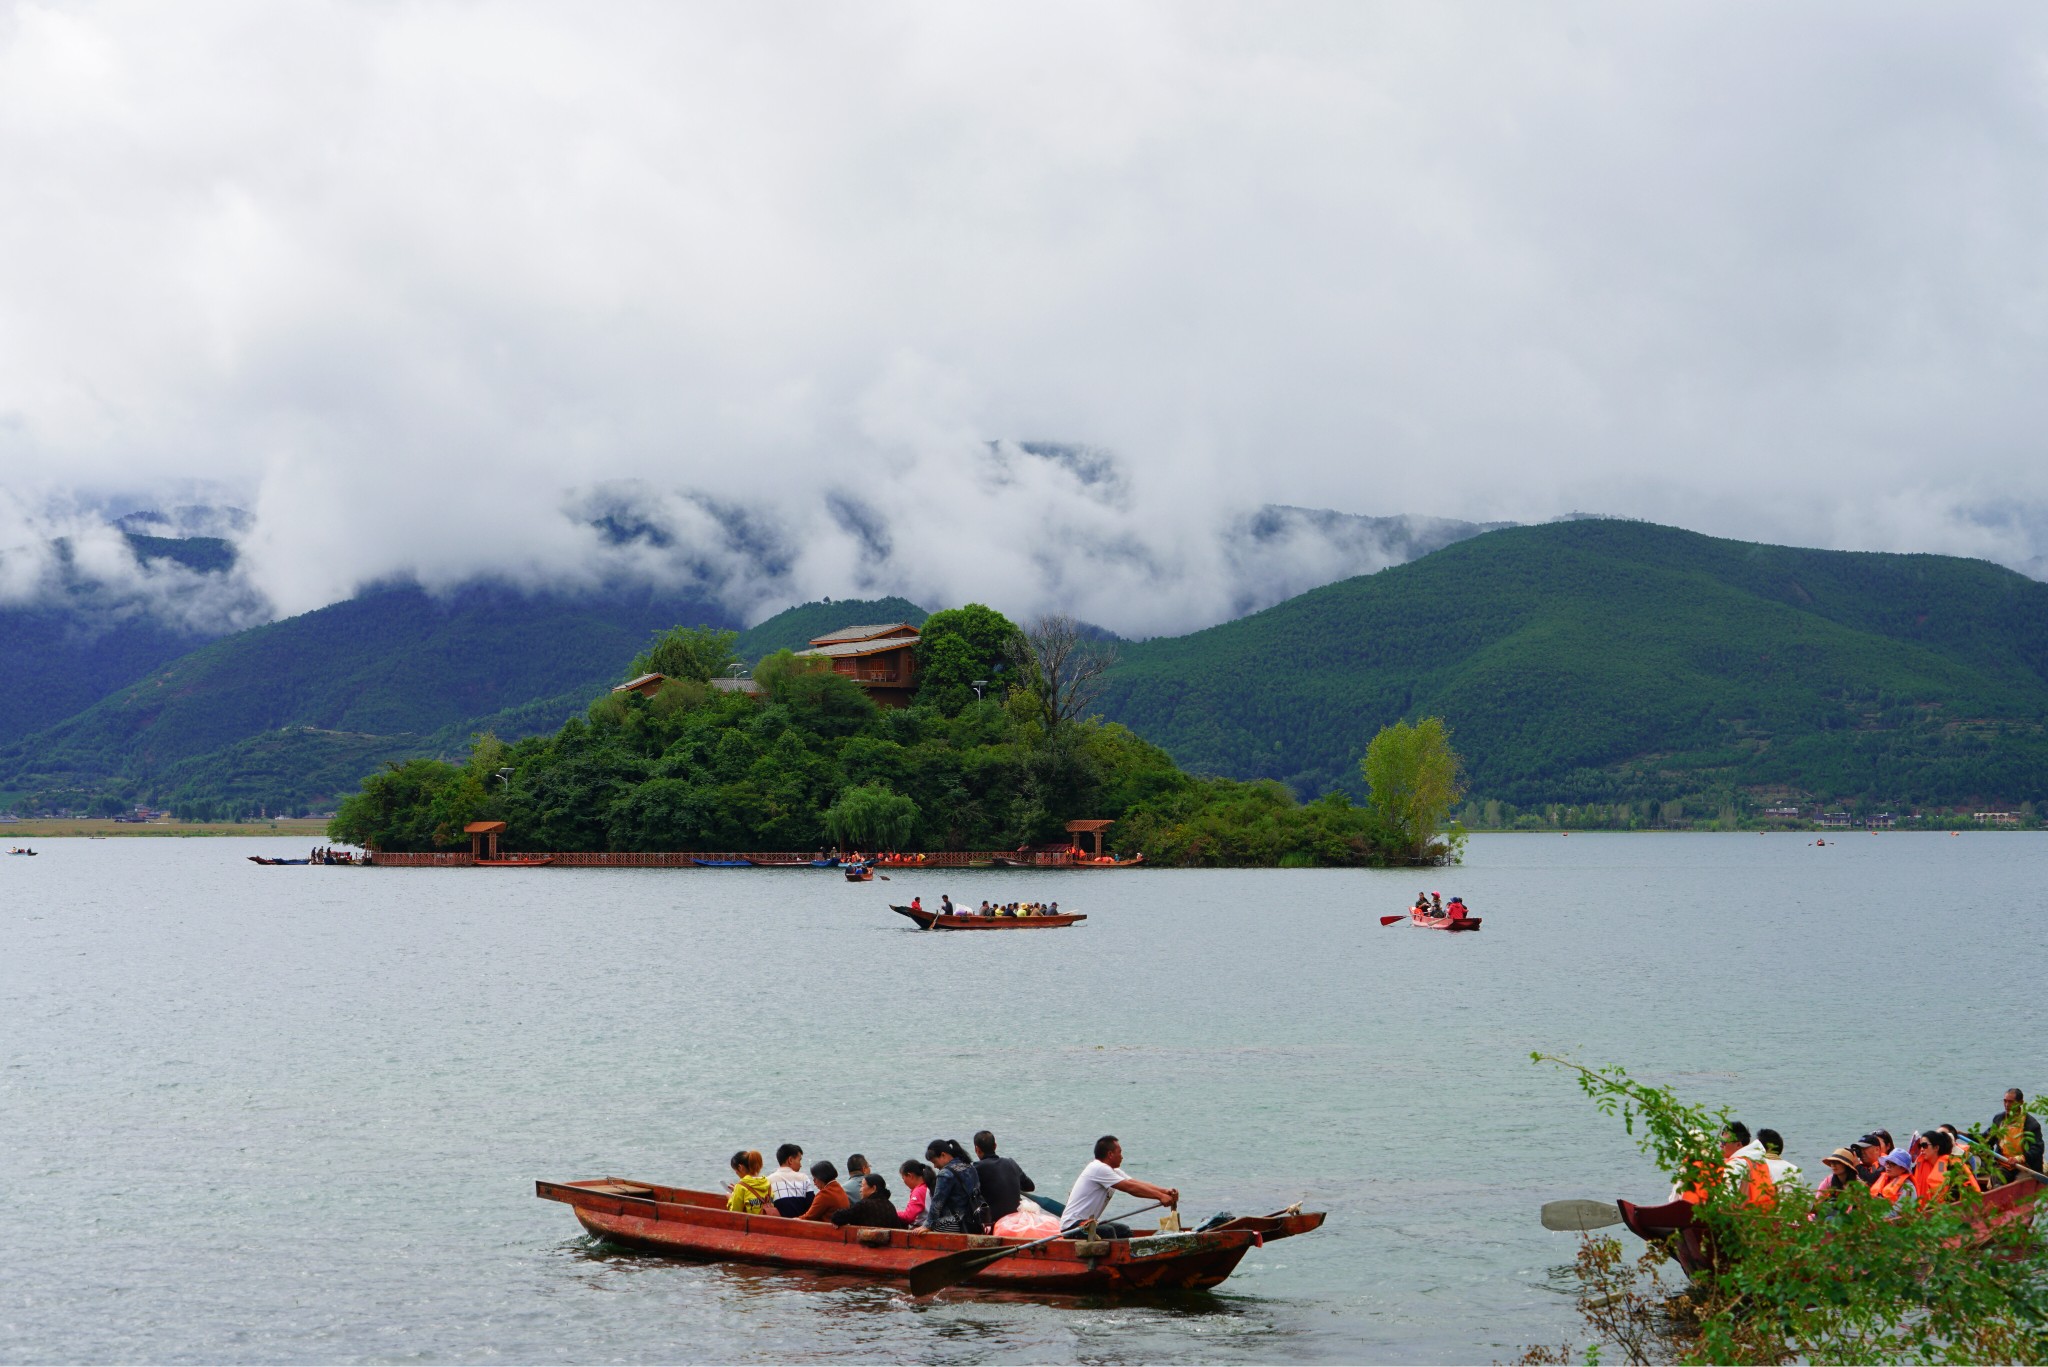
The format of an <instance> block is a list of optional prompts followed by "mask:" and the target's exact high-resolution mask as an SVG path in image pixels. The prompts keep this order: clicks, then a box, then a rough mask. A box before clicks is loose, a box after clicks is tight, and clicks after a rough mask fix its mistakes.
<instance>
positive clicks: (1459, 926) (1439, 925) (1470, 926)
mask: <svg viewBox="0 0 2048 1367" xmlns="http://www.w3.org/2000/svg"><path fill="white" fill-rule="evenodd" d="M1408 919H1409V920H1410V921H1412V922H1414V923H1415V924H1416V925H1418V926H1421V927H1422V928H1423V929H1424V930H1477V929H1479V917H1477V916H1461V917H1459V918H1458V919H1457V920H1455V921H1454V920H1452V919H1451V918H1450V917H1448V916H1424V915H1423V914H1422V913H1421V912H1420V911H1418V910H1416V909H1415V908H1414V907H1410V908H1408Z"/></svg>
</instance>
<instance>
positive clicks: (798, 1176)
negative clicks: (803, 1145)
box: [768, 1144, 818, 1219]
mask: <svg viewBox="0 0 2048 1367" xmlns="http://www.w3.org/2000/svg"><path fill="white" fill-rule="evenodd" d="M775 1164H776V1167H775V1171H774V1172H771V1173H769V1174H768V1185H769V1187H770V1188H771V1189H772V1190H773V1192H774V1196H775V1209H776V1210H777V1211H778V1212H779V1213H781V1214H783V1215H787V1216H789V1217H790V1218H792V1219H794V1218H795V1217H797V1216H799V1215H802V1214H803V1213H804V1212H805V1211H807V1210H809V1209H810V1208H811V1200H812V1198H813V1197H815V1196H816V1195H817V1194H818V1184H817V1183H815V1182H813V1181H812V1180H811V1179H810V1178H808V1177H806V1176H804V1151H803V1150H802V1149H800V1148H798V1147H797V1146H796V1145H794V1144H784V1145H783V1146H782V1147H781V1148H779V1149H777V1150H776V1151H775Z"/></svg>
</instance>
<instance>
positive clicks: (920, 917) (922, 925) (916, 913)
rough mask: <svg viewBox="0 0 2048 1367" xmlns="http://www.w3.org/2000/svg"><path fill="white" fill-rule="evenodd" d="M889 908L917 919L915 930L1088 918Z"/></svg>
mask: <svg viewBox="0 0 2048 1367" xmlns="http://www.w3.org/2000/svg"><path fill="white" fill-rule="evenodd" d="M889 910H891V911H893V912H895V913H896V914H897V915H899V916H908V917H909V918H910V919H911V920H913V921H915V922H917V928H918V929H919V930H1051V929H1052V928H1054V927H1055V926H1070V925H1072V924H1074V922H1076V921H1085V920H1087V919H1088V917H1087V914H1086V913H1085V912H1078V911H1063V912H1061V913H1060V914H1059V915H1057V916H976V915H971V914H958V913H956V914H954V915H952V916H941V915H940V914H939V913H938V912H936V911H922V910H919V909H918V908H916V907H899V906H897V905H896V904H895V903H893V902H892V903H890V904H889Z"/></svg>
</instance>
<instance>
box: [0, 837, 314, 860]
mask: <svg viewBox="0 0 2048 1367" xmlns="http://www.w3.org/2000/svg"><path fill="white" fill-rule="evenodd" d="M95 838H96V839H100V840H104V839H106V837H105V836H98V837H95ZM8 853H9V854H22V855H27V856H28V857H29V858H30V859H33V858H35V857H36V852H35V851H34V850H9V851H8ZM256 862H257V863H259V864H260V863H262V862H263V861H262V860H260V859H259V860H257V861H256ZM279 862H282V861H279ZM299 862H300V863H304V862H305V861H304V860H300V861H299Z"/></svg>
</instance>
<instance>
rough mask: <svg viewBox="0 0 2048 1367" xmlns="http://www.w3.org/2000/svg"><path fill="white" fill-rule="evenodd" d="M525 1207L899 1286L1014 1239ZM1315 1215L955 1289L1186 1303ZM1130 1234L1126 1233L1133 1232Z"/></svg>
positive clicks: (683, 1198) (652, 1238)
mask: <svg viewBox="0 0 2048 1367" xmlns="http://www.w3.org/2000/svg"><path fill="white" fill-rule="evenodd" d="M534 1195H536V1196H538V1197H540V1198H542V1199H543V1200H548V1201H561V1202H563V1203H565V1204H567V1205H568V1206H569V1207H570V1208H571V1209H573V1210H574V1211H575V1212H576V1219H577V1220H578V1221H579V1222H580V1223H581V1224H582V1226H583V1228H584V1229H585V1230H587V1231H589V1232H590V1233H591V1234H592V1235H594V1236H596V1237H597V1238H600V1239H603V1240H605V1241H606V1242H608V1243H613V1244H619V1245H623V1246H625V1247H627V1248H636V1249H641V1250H644V1251H646V1252H650V1253H660V1254H665V1255H668V1256H671V1257H682V1258H698V1259H708V1260H710V1261H714V1262H742V1263H764V1264H767V1265H768V1266H771V1267H800V1268H809V1269H812V1270H814V1271H818V1272H834V1273H841V1274H844V1275H847V1276H855V1277H866V1278H871V1279H872V1278H882V1279H887V1280H892V1281H894V1280H901V1279H904V1278H907V1277H908V1276H909V1275H910V1272H911V1269H912V1268H915V1267H916V1266H917V1265H918V1264H920V1263H922V1262H925V1261H927V1260H929V1259H931V1258H936V1257H940V1256H942V1255H944V1254H947V1253H959V1252H962V1251H963V1250H966V1249H970V1248H991V1249H993V1248H1001V1247H1003V1246H1004V1245H1006V1244H1025V1243H1028V1242H1030V1241H1029V1240H1026V1239H1000V1238H997V1237H995V1236H994V1235H990V1234H934V1233H932V1232H931V1231H930V1230H923V1229H863V1228H858V1227H856V1226H851V1225H845V1226H842V1225H834V1224H830V1223H827V1222H823V1221H814V1220H787V1219H783V1218H782V1217H780V1216H775V1215H741V1214H739V1213H737V1212H734V1211H729V1210H727V1209H726V1208H725V1197H724V1196H722V1195H720V1194H718V1193H716V1192H708V1191H691V1190H688V1189H687V1188H682V1187H663V1186H656V1185H654V1184H653V1183H650V1182H630V1181H624V1180H621V1179H617V1178H609V1177H607V1178H602V1179H599V1180H595V1181H581V1182H536V1183H534ZM1323 1218H1324V1217H1323V1214H1322V1212H1320V1211H1315V1212H1310V1213H1308V1214H1302V1215H1289V1216H1278V1217H1265V1218H1262V1219H1250V1220H1233V1221H1231V1222H1229V1223H1228V1224H1224V1225H1219V1226H1217V1227H1216V1228H1215V1229H1210V1230H1202V1231H1199V1232H1195V1233H1188V1234H1153V1235H1150V1236H1146V1237H1139V1238H1132V1239H1098V1240H1094V1241H1092V1242H1090V1241H1083V1240H1076V1239H1056V1240H1054V1241H1053V1242H1051V1243H1048V1244H1042V1245H1040V1246H1039V1247H1037V1248H1029V1249H1025V1250H1024V1251H1023V1252H1021V1253H1017V1254H1014V1255H1012V1256H1011V1257H1008V1258H1005V1259H1003V1260H1002V1261H1001V1262H998V1263H993V1264H991V1265H990V1266H988V1267H986V1268H983V1269H982V1270H981V1271H979V1272H977V1273H975V1274H974V1276H972V1277H971V1278H969V1279H968V1280H967V1281H966V1282H965V1283H964V1285H967V1286H971V1287H993V1288H998V1289H1008V1290H1017V1291H1052V1292H1067V1293H1097V1294H1099V1293H1102V1292H1124V1291H1193V1290H1200V1289H1203V1288H1206V1287H1211V1286H1215V1285H1217V1284H1218V1283H1219V1282H1221V1281H1222V1280H1223V1279H1224V1278H1226V1277H1228V1276H1229V1275H1230V1274H1231V1272H1232V1271H1234V1270H1235V1269H1236V1267H1237V1264H1238V1262H1239V1260H1241V1259H1242V1258H1243V1257H1244V1255H1245V1254H1246V1253H1247V1252H1249V1251H1250V1250H1251V1249H1253V1248H1255V1247H1257V1246H1259V1245H1260V1244H1263V1243H1266V1242H1268V1241H1270V1240H1273V1239H1284V1238H1288V1237H1290V1236H1292V1235H1295V1234H1306V1233H1308V1232H1309V1231H1310V1230H1312V1229H1315V1228H1317V1227H1318V1226H1320V1225H1321V1224H1322V1223H1323ZM1134 1232H1135V1231H1134Z"/></svg>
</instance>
